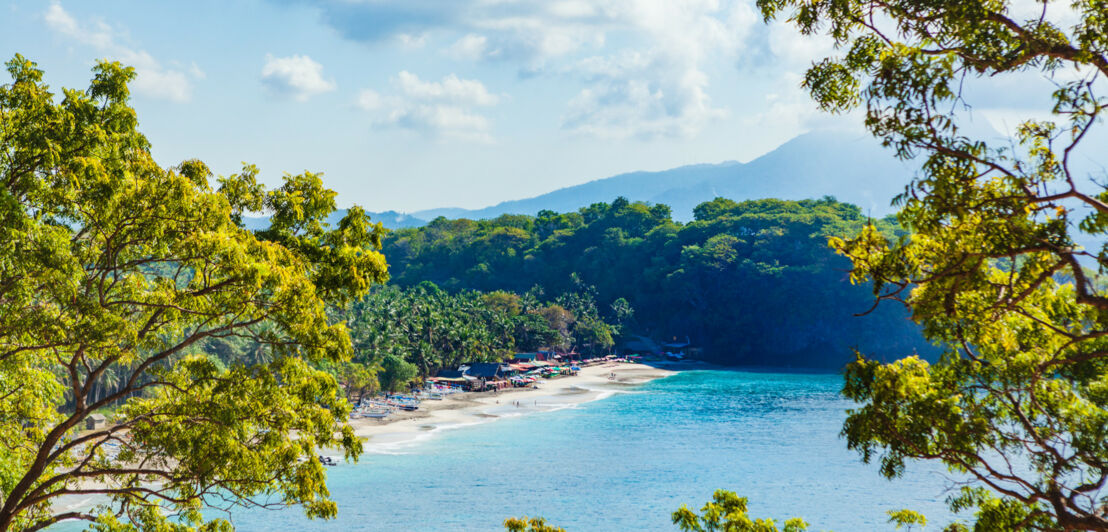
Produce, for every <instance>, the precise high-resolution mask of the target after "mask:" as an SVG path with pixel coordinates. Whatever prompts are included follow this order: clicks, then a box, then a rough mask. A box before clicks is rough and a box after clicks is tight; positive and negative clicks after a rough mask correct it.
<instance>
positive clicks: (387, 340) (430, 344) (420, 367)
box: [341, 282, 613, 390]
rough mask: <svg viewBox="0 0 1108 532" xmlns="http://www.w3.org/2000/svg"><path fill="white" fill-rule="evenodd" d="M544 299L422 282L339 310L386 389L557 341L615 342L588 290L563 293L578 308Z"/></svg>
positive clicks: (584, 347) (601, 347) (361, 357)
mask: <svg viewBox="0 0 1108 532" xmlns="http://www.w3.org/2000/svg"><path fill="white" fill-rule="evenodd" d="M538 297H539V296H538V295H537V293H536V292H532V293H531V294H530V295H527V296H520V295H517V294H513V293H510V292H504V291H499V292H490V293H481V292H475V291H466V290H463V291H460V292H458V293H453V294H452V293H449V292H446V291H445V290H440V289H439V288H438V287H436V286H435V285H434V284H433V283H429V282H423V283H420V284H419V285H417V286H414V287H411V288H400V287H397V286H384V287H379V288H377V289H374V290H372V291H371V293H370V294H369V296H368V297H367V298H365V299H364V300H362V301H359V302H357V303H355V304H353V305H352V306H351V307H350V308H349V309H348V310H346V311H344V312H343V313H342V314H341V315H342V316H343V318H344V319H346V320H347V322H348V323H349V325H350V330H351V334H352V336H353V341H354V351H355V355H354V361H355V362H357V363H359V364H361V365H363V366H365V367H377V366H382V367H384V369H385V370H386V371H385V372H378V374H377V375H378V377H379V378H380V381H381V387H382V388H384V389H386V390H396V389H399V387H401V386H402V385H403V384H405V383H407V382H408V381H410V380H412V379H413V378H414V377H415V376H416V375H422V376H429V375H433V374H435V372H436V371H437V370H439V369H442V368H453V367H456V366H458V365H460V364H462V363H467V362H491V361H496V360H502V359H504V358H507V357H509V356H510V355H511V354H512V353H514V352H516V351H534V350H536V349H539V348H542V347H552V346H553V347H563V348H567V349H570V348H577V349H579V350H581V351H585V352H589V353H602V352H605V350H606V349H608V348H610V347H611V346H612V343H613V340H612V338H611V333H610V330H611V326H610V325H608V324H607V323H605V322H604V321H602V320H601V319H600V318H599V316H598V315H597V312H596V308H595V304H594V303H593V300H592V298H591V295H590V294H589V293H588V292H585V293H580V294H579V293H569V294H563V295H562V296H560V297H559V298H558V301H561V303H564V304H565V305H568V306H569V307H570V308H572V309H574V310H572V311H571V310H569V309H567V308H566V307H563V306H562V305H561V304H559V303H557V302H547V303H543V302H541V301H540V300H539V299H538ZM390 357H391V358H390ZM386 361H388V363H387V364H386ZM398 362H404V363H405V364H411V365H414V366H413V368H412V369H413V371H408V370H403V371H401V370H400V368H402V367H404V366H403V365H402V364H399V363H398ZM390 368H391V369H390ZM397 375H399V376H401V377H403V378H399V379H397V378H394V377H395V376H397Z"/></svg>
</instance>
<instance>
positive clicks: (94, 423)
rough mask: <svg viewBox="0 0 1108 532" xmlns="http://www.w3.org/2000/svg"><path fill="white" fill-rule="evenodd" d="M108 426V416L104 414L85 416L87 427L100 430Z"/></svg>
mask: <svg viewBox="0 0 1108 532" xmlns="http://www.w3.org/2000/svg"><path fill="white" fill-rule="evenodd" d="M107 426H108V417H107V416H105V415H104V414H93V415H91V416H89V417H86V418H85V428H86V429H88V430H98V429H102V428H104V427H107Z"/></svg>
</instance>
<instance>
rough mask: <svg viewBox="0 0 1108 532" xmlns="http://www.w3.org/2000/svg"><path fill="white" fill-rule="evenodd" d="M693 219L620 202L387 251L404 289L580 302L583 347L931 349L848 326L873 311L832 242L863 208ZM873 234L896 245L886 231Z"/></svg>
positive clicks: (727, 209) (754, 351)
mask: <svg viewBox="0 0 1108 532" xmlns="http://www.w3.org/2000/svg"><path fill="white" fill-rule="evenodd" d="M696 216H697V219H696V221H694V222H692V223H690V224H687V225H681V224H677V223H674V222H673V221H672V220H671V219H670V216H669V209H668V208H667V207H666V206H664V205H653V206H651V205H646V204H642V203H631V202H628V201H627V200H625V199H622V198H620V199H616V200H615V201H613V202H612V203H611V204H603V203H598V204H595V205H592V206H590V207H587V208H584V209H581V210H580V211H578V212H575V213H565V214H558V213H554V212H550V211H543V212H540V213H539V214H538V216H534V217H531V216H501V217H500V218H497V219H494V220H482V221H473V220H447V219H445V218H440V219H437V220H434V221H432V222H431V223H430V224H428V225H427V226H425V227H422V228H418V229H404V230H400V231H397V232H395V233H393V234H390V235H389V236H388V237H386V239H385V244H384V246H385V247H384V249H385V253H386V254H388V256H389V259H390V261H391V263H392V273H393V279H394V281H395V282H396V283H398V284H400V285H402V286H412V285H415V284H417V283H420V282H424V281H433V282H435V283H436V284H438V285H439V286H442V287H444V288H445V289H448V290H462V289H477V290H510V291H515V292H517V293H521V292H523V291H526V290H528V289H529V288H530V287H533V286H541V287H543V289H544V290H545V291H547V292H548V293H554V294H556V293H562V292H567V293H569V294H576V296H571V295H567V296H562V297H561V298H560V299H559V301H558V302H559V304H561V305H562V306H563V307H565V308H567V309H569V310H570V311H571V312H573V313H574V315H575V316H576V317H577V321H578V325H579V327H578V329H577V331H578V333H579V337H578V338H576V342H577V345H585V344H588V343H590V342H593V343H607V341H608V337H609V336H611V337H613V339H614V338H615V337H618V336H619V335H620V334H626V333H630V332H640V333H642V332H645V333H647V334H651V335H653V336H654V337H656V338H658V339H663V340H671V339H673V338H674V337H677V338H680V339H682V340H684V338H685V336H689V337H691V339H692V340H693V341H694V342H695V343H697V344H699V345H702V346H704V347H706V348H707V349H708V351H709V355H712V356H713V358H715V359H716V360H719V361H721V362H725V363H745V364H761V365H776V366H788V365H792V366H820V367H835V368H838V367H841V366H842V365H843V364H845V363H847V362H848V361H849V360H850V359H851V355H850V354H851V349H850V348H851V347H855V346H857V347H864V348H868V349H873V350H876V351H878V352H888V353H893V352H902V351H904V350H909V351H910V350H911V349H912V348H914V347H917V346H921V345H922V344H923V342H922V341H921V338H920V336H919V333H918V331H917V329H916V327H915V325H913V324H912V323H911V322H909V321H908V320H907V319H906V318H907V316H906V314H905V313H902V312H900V311H899V310H897V309H886V308H882V309H879V310H878V311H876V312H874V313H873V314H871V315H869V316H867V317H866V318H864V319H858V318H855V317H854V316H853V315H852V314H853V313H855V312H862V311H865V310H866V309H867V308H869V307H870V306H871V304H872V301H871V300H870V296H869V294H868V293H867V291H866V290H865V289H864V288H861V287H856V286H852V285H851V284H850V282H849V279H848V277H847V276H846V275H845V274H844V271H845V270H846V269H847V268H848V267H849V264H848V263H847V262H846V261H844V260H843V259H841V258H839V257H836V256H835V255H834V253H833V252H831V251H830V250H829V249H828V248H827V238H828V236H830V235H838V234H844V233H846V234H850V233H856V232H857V231H859V230H860V229H861V228H862V226H863V225H864V223H865V217H864V216H863V215H862V213H861V211H860V210H859V209H858V208H857V207H854V206H852V205H847V204H843V203H839V202H837V201H835V200H834V199H832V198H824V199H821V200H805V201H782V200H760V201H746V202H741V203H736V202H734V201H731V200H727V199H723V198H717V199H716V200H713V201H710V202H707V203H704V204H701V205H700V206H699V207H698V208H697V210H696ZM878 226H879V227H881V228H882V230H884V231H886V232H887V233H888V234H889V235H890V237H894V236H896V235H897V234H900V233H898V232H897V229H896V228H895V226H894V225H893V224H892V223H890V222H887V221H881V222H878ZM593 287H595V288H593ZM589 298H591V299H592V301H588V299H589ZM545 312H546V314H544V315H545V316H546V317H547V318H551V320H549V321H551V323H552V324H554V323H555V322H557V321H558V320H556V319H552V318H554V317H555V316H553V314H551V313H553V312H554V311H553V310H548V311H545ZM601 321H603V322H604V323H609V324H616V325H617V326H618V327H616V328H611V327H608V328H607V330H605V327H602V326H600V325H599V324H600V322H601ZM581 322H587V323H584V324H582V323H581ZM553 326H554V328H555V329H558V326H557V325H553ZM560 332H561V331H560ZM923 347H926V346H923Z"/></svg>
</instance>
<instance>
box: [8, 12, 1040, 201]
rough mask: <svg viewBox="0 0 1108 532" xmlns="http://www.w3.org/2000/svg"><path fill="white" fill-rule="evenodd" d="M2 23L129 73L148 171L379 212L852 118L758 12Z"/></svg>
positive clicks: (194, 15)
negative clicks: (198, 172) (814, 93)
mask: <svg viewBox="0 0 1108 532" xmlns="http://www.w3.org/2000/svg"><path fill="white" fill-rule="evenodd" d="M3 1H4V0H0V2H3ZM2 5H3V4H2V3H0V6H2ZM0 15H2V16H0V55H3V57H4V58H5V59H7V58H10V57H11V56H12V55H14V54H15V53H21V54H23V55H24V56H26V57H27V58H29V59H31V60H33V61H35V62H37V63H38V64H39V66H40V68H42V69H43V70H44V71H45V72H46V80H47V83H49V84H50V85H51V86H52V87H54V88H55V89H58V88H60V87H70V88H84V87H86V86H87V84H88V79H89V77H90V69H91V68H92V66H93V65H94V64H95V62H96V60H98V59H101V58H108V59H112V60H118V61H121V62H123V63H125V64H128V65H131V66H134V67H135V69H136V71H137V74H138V77H137V79H136V80H135V82H134V83H133V85H132V95H133V101H132V105H133V106H134V107H135V108H136V109H137V111H138V116H139V119H140V127H141V129H142V131H143V132H144V133H145V134H146V135H147V136H148V137H149V139H150V140H151V142H152V144H153V147H154V148H153V149H154V156H155V157H156V158H157V160H158V161H159V162H160V163H161V164H163V165H173V164H177V163H179V162H180V161H182V160H186V159H192V158H197V159H201V160H203V161H205V162H206V163H208V165H209V166H210V167H211V168H212V169H213V171H215V172H216V173H217V174H221V175H226V174H230V173H234V172H236V171H237V170H238V169H239V168H241V165H242V163H243V162H247V163H252V164H256V165H258V166H259V168H260V169H261V172H262V174H261V176H260V177H261V179H262V180H263V181H264V182H266V183H267V184H268V185H270V186H272V185H275V184H277V183H279V182H280V178H281V175H282V173H283V172H289V173H299V172H302V171H305V170H310V171H316V172H323V173H324V181H325V183H326V184H327V186H329V187H330V188H332V189H334V190H336V191H337V192H338V193H339V196H338V202H339V204H340V206H342V207H345V206H349V205H351V204H358V205H361V206H363V207H365V208H367V209H369V210H372V211H384V210H397V211H401V212H413V211H417V210H421V209H428V208H436V207H465V208H479V207H484V206H488V205H492V204H495V203H498V202H500V201H505V200H511V199H519V198H525V197H530V196H535V195H538V194H541V193H545V192H548V191H551V190H555V189H558V188H561V187H565V186H570V185H575V184H579V183H584V182H587V181H591V180H593V179H598V178H602V177H607V176H610V175H614V174H618V173H623V172H628V171H635V170H662V169H667V168H672V167H676V166H680V165H685V164H696V163H714V162H721V161H727V160H739V161H747V160H750V159H753V158H755V157H757V156H758V155H761V154H763V153H765V152H767V151H769V150H771V149H772V148H774V147H776V146H777V145H779V144H781V143H783V142H785V141H787V140H788V139H790V138H792V137H794V136H796V135H798V134H801V133H803V132H805V131H809V130H811V129H814V128H828V127H831V128H852V127H853V128H856V127H857V126H858V123H859V119H858V117H857V116H846V117H832V116H828V115H824V114H821V113H820V112H819V111H818V110H817V109H816V108H815V106H814V105H813V104H812V103H811V102H810V100H809V98H808V96H807V94H806V93H805V92H804V91H803V90H802V89H801V88H800V80H801V77H802V75H803V72H804V70H805V69H806V68H807V67H808V66H809V65H810V64H811V62H812V61H813V60H814V59H817V58H820V57H824V56H826V55H829V54H831V53H832V52H833V48H832V46H831V43H830V42H829V41H828V40H827V39H826V38H811V37H802V36H800V35H798V34H797V33H796V32H795V30H793V29H792V28H791V27H789V26H787V25H785V24H783V23H771V24H768V25H767V24H765V23H764V22H763V21H762V19H761V17H760V16H759V15H758V14H757V11H756V8H755V7H754V3H753V0H739V1H727V0H684V1H680V0H475V1H470V2H462V1H458V0H402V1H391V2H390V1H385V0H242V1H235V2H226V1H225V0H192V1H190V2H177V3H173V4H170V3H167V2H156V3H152V2H143V1H137V0H114V1H112V2H91V1H77V0H66V1H41V0H39V1H15V2H10V1H9V2H8V5H7V6H6V7H4V8H2V10H0ZM998 83H1000V82H998ZM1025 89H1026V86H1025V85H1023V84H1016V85H1010V86H1007V87H999V88H997V89H995V90H991V91H990V90H987V89H986V92H987V93H988V94H989V96H990V99H993V100H994V103H993V107H994V108H991V109H983V112H984V114H985V115H987V116H988V117H989V119H990V120H991V121H992V123H993V124H994V125H996V123H998V122H1000V123H1003V122H1005V121H1006V120H1008V119H1009V118H1012V117H1015V116H1018V115H1020V114H1021V112H1022V111H1023V110H1026V109H1030V108H1034V107H1035V106H1036V105H1038V108H1040V109H1041V108H1042V106H1041V101H1040V102H1036V101H1034V100H1033V99H1032V98H1030V97H1024V96H1022V94H1023V93H1024V90H1025Z"/></svg>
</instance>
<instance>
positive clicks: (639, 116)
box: [314, 0, 761, 137]
mask: <svg viewBox="0 0 1108 532" xmlns="http://www.w3.org/2000/svg"><path fill="white" fill-rule="evenodd" d="M314 3H315V4H316V5H317V6H318V7H319V8H320V13H321V15H322V17H323V20H324V21H326V22H327V23H328V24H330V25H331V26H333V27H334V28H335V29H337V30H338V31H339V32H340V33H341V34H343V35H344V36H346V37H347V38H350V39H354V40H362V41H379V40H382V39H385V38H389V37H395V36H396V35H399V34H406V33H413V32H415V33H421V34H430V35H435V36H437V37H439V38H445V39H446V40H445V45H444V46H443V47H442V51H443V52H444V53H445V54H447V55H449V56H450V57H453V58H456V59H462V60H470V61H498V62H506V63H512V64H515V65H517V66H518V70H519V72H520V74H521V75H524V76H557V77H563V78H569V79H574V80H577V81H579V82H581V83H582V87H581V89H580V91H579V92H578V93H577V94H576V95H575V96H573V97H572V98H571V99H570V101H567V102H566V105H567V107H566V110H565V113H564V124H563V127H564V128H565V129H567V130H570V131H573V132H575V133H579V134H586V135H598V136H602V137H654V136H668V135H693V134H695V133H696V132H698V131H700V130H701V129H702V128H703V127H704V126H705V125H706V124H707V123H709V122H710V121H712V120H714V119H716V118H718V117H720V116H723V114H724V112H725V109H723V108H722V107H721V106H720V105H719V104H714V103H713V102H712V99H711V96H710V93H711V90H710V89H711V77H710V76H709V70H710V67H711V66H713V65H715V64H731V63H734V62H736V61H737V55H738V53H739V52H740V51H741V49H742V47H743V45H744V41H745V39H746V38H747V37H748V35H749V34H750V31H751V28H753V27H756V26H759V25H760V24H761V19H760V17H759V16H758V15H757V14H756V13H755V12H754V9H753V7H752V3H751V2H749V1H748V0H684V1H681V2H675V1H672V0H511V1H505V0H480V1H476V2H457V1H456V0H407V1H405V2H403V3H382V2H373V1H371V2H350V1H349V0H315V1H314ZM601 64H603V65H607V66H611V67H613V68H614V70H613V71H612V72H603V71H598V70H597V69H596V68H594V66H595V65H601Z"/></svg>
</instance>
